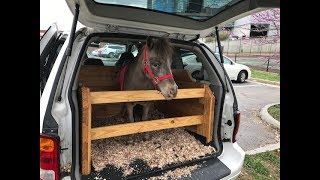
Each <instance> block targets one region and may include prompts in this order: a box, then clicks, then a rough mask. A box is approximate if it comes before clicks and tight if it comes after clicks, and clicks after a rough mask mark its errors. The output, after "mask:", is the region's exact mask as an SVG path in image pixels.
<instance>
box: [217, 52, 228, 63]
mask: <svg viewBox="0 0 320 180" xmlns="http://www.w3.org/2000/svg"><path fill="white" fill-rule="evenodd" d="M215 56H216V57H217V59H218V61H219V62H221V60H220V54H219V53H215ZM223 64H232V62H231V60H230V59H229V58H227V57H226V56H223Z"/></svg>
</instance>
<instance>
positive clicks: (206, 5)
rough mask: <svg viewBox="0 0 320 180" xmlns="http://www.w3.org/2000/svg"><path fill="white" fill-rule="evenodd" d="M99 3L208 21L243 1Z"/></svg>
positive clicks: (124, 0)
mask: <svg viewBox="0 0 320 180" xmlns="http://www.w3.org/2000/svg"><path fill="white" fill-rule="evenodd" d="M94 1H95V2H97V3H102V4H113V5H122V6H130V7H135V8H142V9H148V10H152V11H159V12H165V13H169V14H174V15H179V16H183V17H187V18H191V19H194V20H198V21H206V20H208V19H210V18H212V17H214V16H215V15H216V14H218V13H219V12H220V11H222V10H223V9H225V8H226V7H228V6H230V5H232V4H234V3H237V2H240V1H242V0H130V1H128V0H94Z"/></svg>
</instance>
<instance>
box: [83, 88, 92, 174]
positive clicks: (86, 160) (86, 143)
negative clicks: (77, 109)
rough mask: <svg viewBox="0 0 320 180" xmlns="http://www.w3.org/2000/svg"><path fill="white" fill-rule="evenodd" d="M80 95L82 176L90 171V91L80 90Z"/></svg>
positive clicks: (87, 89) (86, 89)
mask: <svg viewBox="0 0 320 180" xmlns="http://www.w3.org/2000/svg"><path fill="white" fill-rule="evenodd" d="M81 95H82V153H81V154H82V160H81V162H82V174H83V175H88V174H90V171H91V96H90V89H89V88H87V87H82V88H81Z"/></svg>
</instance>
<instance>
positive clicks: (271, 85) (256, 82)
mask: <svg viewBox="0 0 320 180" xmlns="http://www.w3.org/2000/svg"><path fill="white" fill-rule="evenodd" d="M247 81H248V82H251V83H255V84H261V85H264V86H270V87H276V88H280V86H278V85H273V84H266V83H261V82H258V81H250V80H247Z"/></svg>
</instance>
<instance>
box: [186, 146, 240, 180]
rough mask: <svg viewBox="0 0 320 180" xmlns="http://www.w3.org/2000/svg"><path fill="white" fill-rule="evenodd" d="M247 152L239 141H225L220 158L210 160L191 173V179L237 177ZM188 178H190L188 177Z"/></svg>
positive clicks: (210, 179)
mask: <svg viewBox="0 0 320 180" xmlns="http://www.w3.org/2000/svg"><path fill="white" fill-rule="evenodd" d="M244 157H245V152H244V151H243V150H242V149H241V147H240V146H239V145H238V144H237V143H230V142H224V143H223V152H222V154H221V155H220V156H219V157H218V158H214V159H211V160H208V161H207V162H205V163H203V164H202V165H201V168H198V169H196V170H195V171H193V172H192V174H191V177H190V178H191V179H208V180H216V179H236V178H237V176H239V174H240V172H241V169H242V165H243V161H244ZM187 179H188V178H187Z"/></svg>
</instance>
